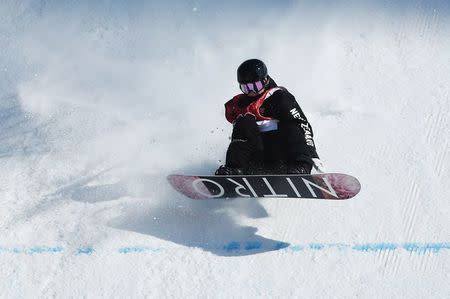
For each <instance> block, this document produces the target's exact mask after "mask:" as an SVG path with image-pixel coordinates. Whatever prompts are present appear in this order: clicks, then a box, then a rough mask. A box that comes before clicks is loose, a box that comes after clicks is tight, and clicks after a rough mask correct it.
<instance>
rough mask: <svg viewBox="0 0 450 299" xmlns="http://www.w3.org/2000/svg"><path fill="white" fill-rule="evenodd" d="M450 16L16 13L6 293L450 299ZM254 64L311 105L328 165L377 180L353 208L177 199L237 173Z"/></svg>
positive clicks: (4, 168)
mask: <svg viewBox="0 0 450 299" xmlns="http://www.w3.org/2000/svg"><path fill="white" fill-rule="evenodd" d="M238 8H239V9H238ZM263 8H265V9H264V10H262V9H263ZM249 11H252V12H254V13H253V14H252V15H253V16H254V17H253V18H252V20H251V22H250V21H249V19H248V18H247V16H248V12H249ZM449 14H450V6H449V4H448V2H445V1H427V2H426V3H425V2H423V1H419V0H414V1H409V2H408V3H405V2H404V1H399V2H396V3H394V4H392V3H390V2H389V1H378V2H377V3H375V2H370V1H366V2H364V4H361V2H356V1H355V2H352V1H342V2H336V3H335V4H333V5H332V6H329V5H327V4H326V3H322V2H317V3H315V4H313V3H309V2H307V1H303V2H299V3H296V2H290V1H280V2H279V3H277V4H274V3H270V2H267V1H266V2H265V4H264V6H261V5H256V2H255V1H250V2H249V3H248V4H241V3H238V2H236V1H231V2H229V3H227V4H211V3H209V2H206V1H195V3H194V2H192V3H191V2H184V1H180V2H174V3H172V4H171V5H169V4H163V3H160V2H153V3H151V4H145V3H143V2H133V4H130V3H126V1H123V2H121V1H115V2H114V4H106V2H96V4H92V3H88V2H87V1H79V2H73V1H21V3H20V4H18V3H15V2H14V1H6V2H2V3H1V4H0V15H1V20H2V21H0V32H1V34H0V44H1V51H0V57H1V59H0V140H1V142H0V182H1V184H0V200H1V203H2V208H1V209H0V297H1V298H28V297H63V298H65V297H91V298H95V297H115V298H122V297H150V298H172V297H178V298H180V297H183V298H184V297H186V298H229V297H233V298H247V297H266V298H273V297H277V298H354V297H360V298H450V287H449V283H448V282H449V281H450V274H449V273H450V221H449V219H450V218H449V216H448V215H450V205H449V202H448V198H449V197H450V192H449V189H448V187H447V186H446V184H447V183H448V181H449V179H450V171H449V140H450V139H449V136H450V134H449V132H450V130H449V128H450V123H449V121H448V115H449V114H450V101H449V99H450V85H449V81H448V76H449V74H450V22H449ZM251 57H260V58H262V59H263V60H264V61H266V63H267V65H268V68H269V72H270V73H271V75H272V76H273V78H274V79H275V81H276V82H277V83H278V84H280V85H283V86H286V87H287V88H288V89H289V90H290V91H291V92H292V93H293V94H294V95H296V97H297V99H298V100H299V102H300V105H301V106H302V108H303V109H304V111H305V113H306V115H307V116H308V118H309V120H310V122H311V123H312V126H313V128H314V133H315V141H316V143H317V147H318V151H319V155H320V156H321V158H322V160H323V161H324V163H325V165H326V167H327V169H328V170H329V171H333V172H343V173H348V174H351V175H354V176H356V177H357V178H358V179H359V180H360V181H361V184H362V190H361V193H360V194H359V195H358V196H356V197H355V198H354V199H351V200H348V201H340V202H334V201H314V200H298V199H269V198H266V199H259V200H233V201H193V200H189V199H187V198H184V197H182V196H181V195H179V194H178V193H177V192H176V191H174V190H172V189H171V188H170V186H169V185H168V183H167V181H166V176H167V175H169V174H172V173H186V174H210V173H211V172H212V171H213V170H214V169H215V168H216V167H217V166H218V165H219V164H220V163H221V161H223V160H224V156H225V149H226V146H227V144H228V142H229V139H228V138H229V135H230V131H231V128H230V126H229V125H228V124H227V123H226V121H225V119H224V116H223V103H224V102H225V101H226V100H227V99H229V98H230V97H231V96H233V95H234V93H237V92H238V88H237V84H236V82H235V70H236V67H237V65H239V63H240V62H242V61H243V60H244V59H246V58H251Z"/></svg>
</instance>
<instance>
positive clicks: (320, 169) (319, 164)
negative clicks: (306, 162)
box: [312, 158, 326, 173]
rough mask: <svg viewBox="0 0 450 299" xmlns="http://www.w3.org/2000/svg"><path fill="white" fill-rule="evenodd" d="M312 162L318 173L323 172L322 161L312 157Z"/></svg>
mask: <svg viewBox="0 0 450 299" xmlns="http://www.w3.org/2000/svg"><path fill="white" fill-rule="evenodd" d="M312 161H313V163H314V165H313V166H314V169H315V170H316V171H317V172H318V173H325V172H326V170H325V165H323V162H322V161H321V160H320V159H318V158H313V159H312Z"/></svg>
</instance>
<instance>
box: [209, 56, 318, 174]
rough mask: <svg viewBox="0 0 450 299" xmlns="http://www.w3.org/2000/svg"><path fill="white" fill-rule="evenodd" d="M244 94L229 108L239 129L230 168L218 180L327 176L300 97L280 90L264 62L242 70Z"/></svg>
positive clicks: (235, 130) (230, 151) (230, 153)
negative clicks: (314, 172) (314, 173)
mask: <svg viewBox="0 0 450 299" xmlns="http://www.w3.org/2000/svg"><path fill="white" fill-rule="evenodd" d="M237 79H238V82H239V87H240V89H241V91H242V93H241V94H238V95H236V96H235V97H233V98H232V99H231V100H229V101H228V102H227V103H226V104H225V117H226V119H227V120H228V121H229V122H230V123H232V124H233V132H232V136H231V143H230V145H229V147H228V150H227V154H226V161H225V165H222V166H220V167H219V168H218V169H217V170H216V173H215V174H216V175H240V174H250V175H251V174H308V173H311V169H312V167H313V166H314V167H315V169H316V170H317V171H318V172H324V167H323V163H322V162H321V161H320V159H319V156H318V155H317V151H316V146H315V143H314V139H313V131H312V128H311V125H310V124H309V122H308V120H307V119H306V116H305V115H304V113H303V111H302V110H301V108H300V106H299V105H298V103H297V101H296V99H295V97H294V96H293V95H292V94H291V93H289V91H287V89H286V88H284V87H279V86H277V84H276V83H275V81H274V80H273V79H272V78H271V77H270V76H269V75H268V73H267V67H266V65H265V64H264V62H262V61H261V60H258V59H250V60H246V61H244V62H243V63H242V64H241V65H240V66H239V68H238V70H237Z"/></svg>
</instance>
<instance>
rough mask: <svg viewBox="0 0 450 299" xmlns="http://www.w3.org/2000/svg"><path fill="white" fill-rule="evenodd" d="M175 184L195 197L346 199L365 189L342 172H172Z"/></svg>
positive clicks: (172, 179) (172, 181)
mask: <svg viewBox="0 0 450 299" xmlns="http://www.w3.org/2000/svg"><path fill="white" fill-rule="evenodd" d="M167 179H168V181H169V183H170V184H171V185H172V187H173V188H174V189H175V190H177V191H178V192H180V193H181V194H184V195H185V196H187V197H189V198H192V199H218V198H225V199H226V198H265V197H272V198H274V197H275V198H313V199H327V200H343V199H349V198H352V197H354V196H355V195H356V194H358V193H359V191H360V190H361V184H360V183H359V181H358V180H357V179H356V178H355V177H353V176H350V175H347V174H341V173H323V174H312V175H311V174H308V175H232V176H189V175H176V174H175V175H169V176H168V177H167Z"/></svg>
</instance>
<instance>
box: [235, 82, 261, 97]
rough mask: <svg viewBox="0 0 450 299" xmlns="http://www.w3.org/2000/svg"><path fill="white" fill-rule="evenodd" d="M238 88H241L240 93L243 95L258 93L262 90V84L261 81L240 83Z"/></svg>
mask: <svg viewBox="0 0 450 299" xmlns="http://www.w3.org/2000/svg"><path fill="white" fill-rule="evenodd" d="M239 87H240V88H241V90H242V92H243V93H245V94H249V93H250V92H252V91H253V92H256V93H258V92H260V91H261V90H263V89H264V84H263V83H262V81H256V82H251V83H242V84H239Z"/></svg>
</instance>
